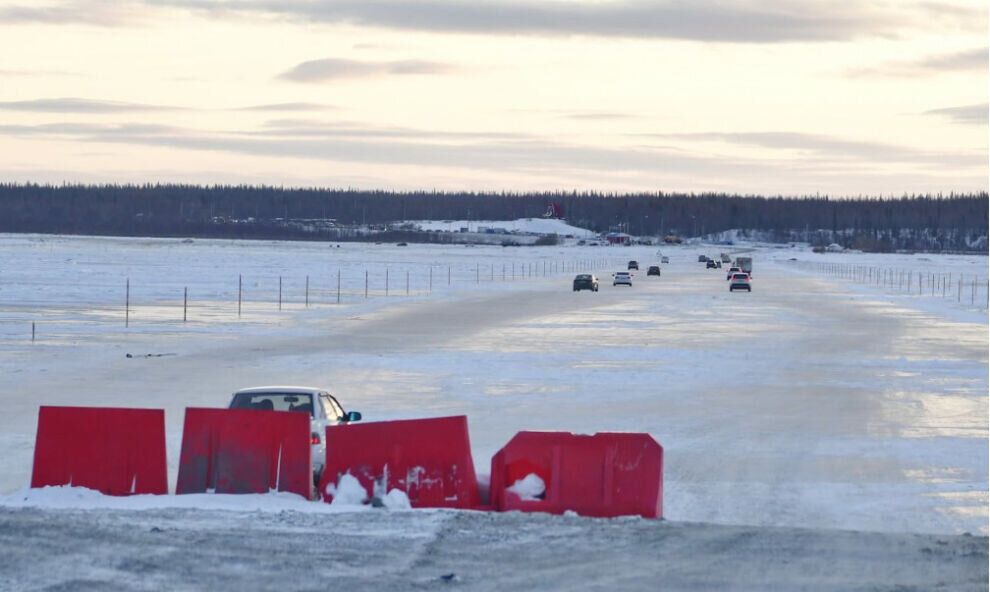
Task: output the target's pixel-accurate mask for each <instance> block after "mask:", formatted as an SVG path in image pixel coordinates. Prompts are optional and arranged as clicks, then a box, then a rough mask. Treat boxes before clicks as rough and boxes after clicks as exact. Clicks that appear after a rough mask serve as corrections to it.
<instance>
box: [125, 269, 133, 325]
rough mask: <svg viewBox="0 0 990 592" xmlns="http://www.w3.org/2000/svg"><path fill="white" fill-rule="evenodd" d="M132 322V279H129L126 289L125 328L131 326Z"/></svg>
mask: <svg viewBox="0 0 990 592" xmlns="http://www.w3.org/2000/svg"><path fill="white" fill-rule="evenodd" d="M130 322H131V278H127V283H126V287H125V288H124V327H128V326H130Z"/></svg>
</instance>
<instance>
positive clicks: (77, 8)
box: [0, 0, 146, 27]
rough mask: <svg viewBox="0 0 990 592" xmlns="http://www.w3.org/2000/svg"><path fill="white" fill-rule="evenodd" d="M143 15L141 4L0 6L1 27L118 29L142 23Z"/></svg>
mask: <svg viewBox="0 0 990 592" xmlns="http://www.w3.org/2000/svg"><path fill="white" fill-rule="evenodd" d="M145 13H146V8H145V7H143V6H141V5H140V3H138V4H135V3H133V2H127V1H121V2H103V1H101V0H82V1H80V0H76V1H74V2H62V3H59V4H52V5H49V6H37V5H36V4H30V5H21V6H6V7H3V6H0V23H3V24H5V25H7V24H43V25H95V26H99V27H118V26H125V25H131V24H135V23H138V22H141V21H142V19H143V18H145V16H146V15H145Z"/></svg>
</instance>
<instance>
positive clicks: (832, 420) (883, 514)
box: [0, 235, 988, 533]
mask: <svg viewBox="0 0 990 592" xmlns="http://www.w3.org/2000/svg"><path fill="white" fill-rule="evenodd" d="M0 247H2V249H3V252H4V254H5V257H4V258H3V259H2V260H0V381H2V383H3V387H2V389H0V399H2V403H3V405H4V412H3V414H0V446H2V448H3V450H4V452H5V455H4V459H3V461H0V492H3V494H4V497H3V499H0V505H6V506H24V505H31V506H32V507H46V506H49V505H51V506H54V507H59V504H62V505H64V504H68V503H70V502H69V501H66V500H67V498H74V501H71V504H73V505H72V507H85V506H86V505H87V504H89V505H91V506H92V507H99V508H104V507H112V508H126V507H127V506H128V504H138V505H140V504H142V503H147V502H144V501H142V500H140V499H139V498H141V497H142V496H135V497H133V498H113V499H104V496H99V497H98V498H97V497H93V496H92V495H91V493H80V492H75V491H71V492H68V493H66V494H65V496H62V495H50V494H52V493H53V492H48V493H47V494H43V493H41V492H40V491H25V490H24V486H25V485H26V484H27V483H29V482H30V476H31V462H32V454H33V446H34V436H35V431H36V428H37V413H38V407H39V406H40V405H43V404H44V405H89V406H121V407H145V408H160V409H165V412H166V444H167V452H168V463H169V467H168V468H169V477H170V478H169V482H170V483H174V482H175V475H176V472H177V470H176V469H177V461H178V456H179V447H180V444H181V435H182V417H183V411H184V409H185V407H187V406H207V407H210V406H215V407H223V406H225V405H226V404H227V402H228V401H229V396H230V393H231V392H233V391H235V390H237V389H238V388H242V387H246V386H255V385H259V384H310V385H314V386H321V387H326V388H328V389H329V390H330V391H331V392H333V393H334V394H335V395H336V396H337V397H338V398H339V400H340V401H341V403H342V404H343V405H344V407H345V409H346V410H358V411H361V412H362V413H363V414H364V417H365V421H375V420H389V419H401V418H414V417H432V416H440V415H453V414H466V415H467V416H468V421H469V429H470V435H471V442H472V452H473V456H474V462H475V467H476V469H478V472H479V474H483V473H485V472H487V469H488V467H489V463H490V460H491V456H492V455H493V454H494V453H495V452H496V451H497V450H498V449H499V448H500V447H501V446H502V445H504V444H505V443H506V442H507V441H508V440H509V439H510V438H511V437H512V436H513V435H514V434H515V433H516V432H517V431H520V430H524V429H530V430H534V429H535V430H538V429H551V430H564V431H574V432H580V433H594V432H598V431H636V432H647V433H650V434H651V435H653V437H654V438H655V439H656V440H657V441H658V442H660V443H661V444H662V445H663V446H664V450H665V475H664V478H665V488H664V510H665V516H666V517H667V518H668V519H669V520H672V521H682V522H708V523H717V524H733V525H757V526H783V527H809V528H830V529H848V530H872V531H886V532H928V533H961V532H967V531H968V532H972V533H985V532H986V531H987V526H986V524H987V481H988V480H987V465H988V462H987V460H988V458H987V456H988V455H987V431H988V430H987V413H986V410H987V390H988V381H987V368H988V365H987V349H988V347H987V327H988V324H987V305H986V290H985V287H984V288H982V290H983V291H982V292H979V290H977V292H978V294H977V295H976V296H974V295H973V293H972V292H971V293H969V294H967V293H966V292H963V293H962V294H961V295H960V294H959V293H958V290H957V291H956V293H955V294H953V293H951V292H948V291H946V293H945V294H944V295H943V294H942V293H941V292H939V293H938V294H937V295H936V296H932V294H931V290H929V291H928V292H923V293H921V294H918V293H916V292H914V291H910V292H909V291H906V290H898V289H896V288H893V287H892V286H891V285H890V284H889V283H888V284H886V285H884V284H883V283H882V282H880V283H879V284H878V283H877V282H873V283H871V282H870V281H868V280H867V281H856V280H853V279H844V278H842V277H836V276H833V275H830V274H828V273H825V272H822V271H821V269H820V267H821V264H822V263H831V264H836V265H840V264H841V265H848V266H858V267H861V268H875V269H889V270H908V269H909V270H911V272H912V273H914V274H917V273H919V272H920V273H922V274H923V275H926V276H927V277H935V276H936V275H938V274H941V275H942V276H944V277H945V278H946V281H948V274H950V273H951V274H952V278H954V279H953V280H952V281H953V282H957V281H958V279H959V278H960V277H962V278H964V281H967V282H969V281H972V284H971V285H974V286H976V288H978V289H980V286H985V282H986V265H987V263H986V262H987V259H986V257H985V256H984V257H980V256H954V255H953V256H934V255H925V256H919V255H869V254H860V253H837V254H824V255H818V254H813V253H811V252H810V249H808V248H806V247H804V246H795V247H792V248H783V249H781V248H773V247H771V246H763V245H755V246H753V245H743V246H740V245H734V246H731V247H730V246H725V245H701V244H697V245H680V246H661V247H639V246H634V247H579V246H576V245H575V244H574V243H573V241H572V242H570V243H568V244H564V245H558V246H554V247H541V248H537V247H533V248H529V247H523V248H516V249H503V248H501V247H484V246H479V247H472V248H466V247H459V246H437V245H410V246H408V247H401V248H397V247H395V246H394V245H371V244H354V243H344V244H342V245H341V246H340V247H339V248H337V247H336V246H335V245H327V244H325V243H290V242H265V241H255V242H252V241H222V240H195V241H193V242H191V243H189V242H183V241H180V240H174V239H116V238H114V239H111V238H100V237H68V236H59V237H49V236H23V235H0ZM743 250H746V251H749V252H748V253H747V254H749V255H750V256H752V257H753V259H754V274H755V277H754V291H753V293H752V294H748V293H733V294H730V293H729V292H728V288H727V286H726V284H725V281H724V278H725V274H724V273H722V271H723V270H705V269H704V268H702V267H700V265H699V264H697V263H696V259H697V255H698V254H700V253H704V254H709V255H717V254H718V253H719V252H721V251H726V252H736V253H741V252H743ZM660 251H662V253H663V255H666V256H669V257H670V259H671V263H670V264H669V265H665V266H664V275H663V277H662V279H656V278H649V279H648V278H646V277H645V275H639V274H637V275H636V276H634V280H633V281H634V286H633V288H632V289H631V290H630V289H624V290H620V289H618V288H616V289H612V287H611V286H610V285H607V284H608V282H603V288H602V290H601V291H600V292H599V293H595V294H592V293H590V292H580V293H573V292H572V291H571V289H570V281H571V279H572V278H573V276H574V274H575V273H579V272H592V273H597V274H598V275H599V276H600V277H607V276H608V274H609V273H610V272H611V271H616V270H620V269H624V268H625V262H626V261H628V260H629V259H636V260H638V261H640V263H641V265H647V264H649V263H651V262H653V261H655V260H657V259H659V255H660ZM792 259H793V261H792ZM503 270H504V276H503ZM338 271H339V272H340V274H341V286H342V288H341V294H342V295H341V301H340V304H337V299H336V294H337V292H336V278H337V272H338ZM386 271H387V273H388V278H389V279H388V282H389V283H388V284H386V283H385V278H386ZM407 272H408V274H409V293H408V296H407V293H406V273H407ZM431 273H432V276H431ZM448 273H449V276H448ZM366 274H367V275H366ZM238 276H241V280H242V282H241V285H242V296H243V299H242V307H241V308H242V310H241V314H240V315H238V309H237V295H238ZM307 276H308V278H309V292H308V296H309V302H308V306H307V303H306V295H307V293H306V291H305V280H306V278H307ZM366 277H367V278H368V286H369V288H368V296H367V297H365V292H364V290H365V278H366ZM431 277H432V282H433V283H432V285H431V284H430V281H431ZM448 277H449V280H448ZM868 277H869V276H868ZM881 277H884V276H881ZM886 277H889V276H886ZM279 278H281V279H282V310H279V300H278V295H279V292H278V285H279ZM503 278H504V279H503ZM128 279H129V280H130V284H129V285H130V302H129V305H130V310H129V311H127V314H128V315H129V316H128V317H127V318H126V322H127V326H125V307H124V304H125V286H126V282H127V280H128ZM939 285H942V284H939ZM386 286H387V289H388V295H387V296H386ZM187 287H188V293H189V306H188V319H187V321H186V322H183V320H182V318H183V317H182V314H183V306H182V305H183V300H182V297H183V291H184V288H187ZM966 296H970V298H966ZM32 323H34V324H35V325H36V336H35V339H34V341H32V339H31V325H32ZM126 354H132V356H131V357H129V358H128V357H126ZM42 491H43V490H42ZM46 496H48V497H46ZM228 497H231V496H174V495H170V496H162V499H160V500H155V502H154V503H155V504H159V503H161V504H165V505H166V506H168V507H172V505H175V504H178V505H180V506H183V507H190V506H191V507H204V508H206V507H214V506H213V504H224V505H225V507H226V508H236V507H238V505H242V507H244V508H245V509H249V510H254V509H256V508H258V507H260V506H268V505H271V507H274V508H278V507H284V506H283V504H285V503H287V500H283V499H282V498H280V497H279V496H278V495H276V494H272V495H271V496H243V497H236V498H234V499H229V500H228V499H226V498H228ZM56 498H58V499H56ZM197 504H200V505H199V506H197ZM298 504H299V506H298V507H299V508H300V509H299V511H303V512H307V511H308V512H324V511H326V508H327V506H326V504H313V503H310V502H307V501H304V500H303V501H299V502H298ZM294 507H295V506H294ZM351 507H352V508H353V507H356V506H351ZM363 507H366V506H363Z"/></svg>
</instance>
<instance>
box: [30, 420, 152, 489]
mask: <svg viewBox="0 0 990 592" xmlns="http://www.w3.org/2000/svg"><path fill="white" fill-rule="evenodd" d="M46 485H74V486H77V487H88V488H90V489H95V490H98V491H101V492H103V493H104V494H106V495H134V494H141V493H152V494H158V495H164V494H166V493H168V473H167V469H166V465H165V411H164V410H162V409H116V408H107V407H44V406H43V407H41V409H39V411H38V435H37V439H36V440H35V444H34V467H33V470H32V472H31V487H44V486H46Z"/></svg>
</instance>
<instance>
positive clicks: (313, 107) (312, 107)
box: [238, 103, 337, 111]
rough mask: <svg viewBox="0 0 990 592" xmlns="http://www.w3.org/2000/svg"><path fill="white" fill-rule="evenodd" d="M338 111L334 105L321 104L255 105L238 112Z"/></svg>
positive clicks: (242, 108)
mask: <svg viewBox="0 0 990 592" xmlns="http://www.w3.org/2000/svg"><path fill="white" fill-rule="evenodd" d="M335 109H337V107H334V106H333V105H322V104H320V103H272V104H269V105H253V106H250V107H241V108H240V109H238V111H332V110H335Z"/></svg>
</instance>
